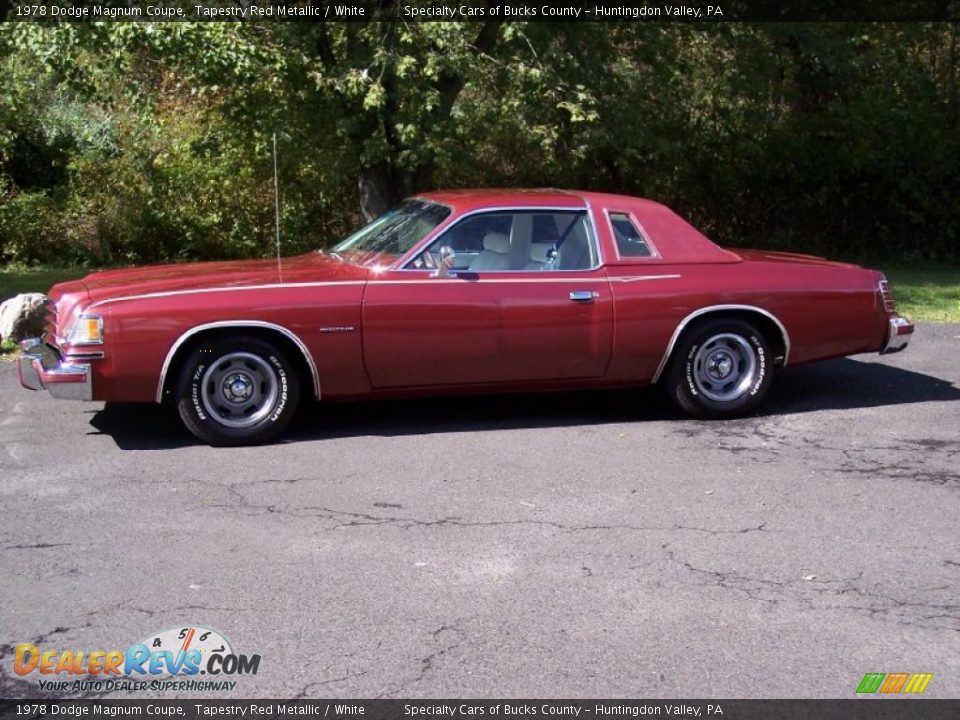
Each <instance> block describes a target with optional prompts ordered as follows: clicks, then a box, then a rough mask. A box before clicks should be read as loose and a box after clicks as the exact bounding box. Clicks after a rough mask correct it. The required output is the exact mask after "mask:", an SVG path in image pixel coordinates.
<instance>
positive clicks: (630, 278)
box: [370, 268, 682, 285]
mask: <svg viewBox="0 0 960 720" xmlns="http://www.w3.org/2000/svg"><path fill="white" fill-rule="evenodd" d="M414 271H416V272H419V273H430V272H432V271H430V270H424V269H422V268H414ZM499 272H500V273H501V274H504V275H509V274H511V273H528V274H530V275H535V276H536V277H496V278H484V279H483V282H487V283H520V282H522V283H569V282H579V283H600V284H607V283H615V282H620V283H629V282H641V281H644V280H673V279H676V278H680V277H682V275H680V274H679V273H668V274H667V273H665V274H662V275H614V276H601V277H592V278H581V277H576V278H571V277H565V276H563V277H543V275H544V273H542V272H540V271H539V270H501V271H499ZM568 272H583V270H556V271H554V273H557V274H560V273H568ZM474 274H479V273H474ZM370 282H373V283H377V284H378V285H436V284H437V283H461V284H462V283H464V282H467V280H466V279H464V278H457V277H449V278H434V277H430V276H429V275H428V276H426V277H411V278H403V279H395V278H391V279H389V280H388V279H382V280H371V281H370ZM478 282H479V280H478Z"/></svg>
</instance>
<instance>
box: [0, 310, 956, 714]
mask: <svg viewBox="0 0 960 720" xmlns="http://www.w3.org/2000/svg"><path fill="white" fill-rule="evenodd" d="M958 461H960V325H921V326H920V327H919V328H918V331H917V334H916V335H915V338H914V340H913V343H912V345H911V347H910V348H909V349H908V350H906V351H905V352H903V353H900V354H897V355H892V356H886V357H879V356H876V355H865V356H858V357H855V358H852V359H843V360H835V361H829V362H825V363H820V364H815V365H809V366H802V367H796V368H788V369H787V370H785V371H784V372H782V373H781V374H780V375H779V376H778V377H777V378H776V381H775V386H774V388H773V390H772V393H771V395H770V397H769V399H768V402H767V403H766V405H765V408H764V411H763V413H762V414H761V415H758V416H755V417H751V418H747V419H743V420H737V421H732V422H701V421H694V420H690V419H687V418H685V417H684V416H683V415H681V414H680V413H679V412H678V411H677V410H675V409H674V408H673V407H672V406H671V405H670V404H669V403H668V402H667V401H666V400H665V399H663V398H662V397H661V395H660V394H659V393H658V392H657V391H656V390H643V391H629V392H627V391H617V392H591V393H570V394H559V395H550V396H530V395H524V396H513V397H509V396H497V397H472V398H453V399H440V400H423V401H393V402H378V403H365V404H351V405H333V404H330V405H319V406H313V407H311V408H307V409H305V410H304V411H302V412H301V413H300V416H299V418H298V419H297V426H296V428H295V429H294V431H293V432H292V433H291V434H290V436H289V437H288V438H287V440H286V441H285V442H282V443H279V444H275V445H271V446H267V447H260V448H239V449H211V448H209V447H206V446H203V445H200V444H198V443H197V442H195V441H194V439H193V437H192V436H191V435H189V434H188V433H187V432H186V431H185V430H184V429H182V428H181V426H180V424H179V420H178V419H177V418H176V417H175V415H174V414H173V412H172V411H171V410H169V409H166V408H161V407H159V406H155V405H136V406H124V405H110V406H107V407H104V405H103V404H98V403H90V404H83V403H74V402H68V401H55V400H52V399H50V398H48V397H46V396H45V395H44V394H42V393H30V392H29V391H27V390H22V389H21V388H20V387H19V386H18V384H17V381H16V372H15V368H14V365H13V364H12V363H9V362H0V513H2V518H3V522H2V527H0V573H2V575H0V577H2V578H3V583H2V588H3V589H2V594H0V598H2V602H0V697H5V698H10V697H31V696H33V697H36V696H42V695H43V693H42V692H41V691H40V690H39V689H38V684H37V680H38V677H39V676H38V675H37V674H36V673H33V674H31V675H28V676H25V677H19V676H17V675H16V674H15V673H14V672H13V652H14V650H13V648H14V646H15V645H17V644H19V643H33V644H35V645H37V646H38V647H40V649H41V650H44V649H58V650H61V651H62V650H68V649H69V650H84V651H86V652H89V651H91V650H96V649H112V648H118V649H124V648H126V647H127V646H129V645H130V644H131V643H134V642H137V641H139V640H141V639H143V638H145V637H148V636H151V635H152V634H154V633H156V632H157V631H160V630H165V629H168V628H176V627H187V626H200V627H204V628H213V629H216V630H218V631H219V632H221V633H222V634H223V636H225V637H227V638H228V639H229V641H230V642H231V644H232V646H233V648H234V650H235V651H237V652H240V653H245V654H248V655H249V654H259V655H261V663H260V667H259V672H258V673H257V674H256V675H246V676H237V677H235V679H236V680H237V687H236V689H235V691H233V692H228V693H221V695H222V696H223V697H247V698H255V697H272V698H277V697H284V698H290V697H358V698H371V697H476V698H486V697H591V698H594V697H607V698H613V697H620V698H623V697H633V698H677V697H698V698H706V697H717V698H720V697H743V698H752V697H767V698H775V697H804V698H807V697H809V698H816V697H837V698H853V697H855V691H856V687H857V685H858V684H859V682H860V680H861V678H862V677H863V675H864V674H865V673H867V672H886V673H890V672H927V673H933V679H932V681H931V682H930V684H929V686H928V687H927V690H926V692H925V695H926V696H929V697H938V698H946V697H954V698H956V697H960V530H958V528H960V522H958V521H960V512H958V510H960V505H958V500H960V470H958ZM71 679H72V678H71ZM84 694H85V693H83V692H76V693H74V692H68V693H66V694H65V695H66V696H83V695H84ZM65 695H64V694H62V693H61V694H59V695H54V696H53V697H56V696H60V697H62V696H65ZM191 695H192V696H214V695H213V694H211V693H190V692H181V693H176V692H173V693H166V694H163V695H162V696H163V697H178V696H179V697H186V696H191ZM114 697H131V695H130V694H128V693H124V692H120V693H118V694H116V695H114Z"/></svg>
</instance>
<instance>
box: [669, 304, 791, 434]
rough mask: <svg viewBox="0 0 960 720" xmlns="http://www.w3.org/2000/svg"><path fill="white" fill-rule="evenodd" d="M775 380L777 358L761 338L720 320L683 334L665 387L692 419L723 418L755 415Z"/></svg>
mask: <svg viewBox="0 0 960 720" xmlns="http://www.w3.org/2000/svg"><path fill="white" fill-rule="evenodd" d="M772 380H773V356H772V354H771V351H770V344H769V343H768V342H767V340H766V338H764V336H763V334H762V333H761V332H760V331H759V330H757V329H756V328H755V327H754V326H753V325H751V324H750V323H749V322H746V321H743V320H736V319H732V318H731V319H723V318H718V319H716V320H707V321H704V322H702V323H698V324H697V325H695V326H694V327H692V328H690V329H688V330H687V331H685V332H684V333H683V335H682V336H681V337H680V340H679V342H678V343H677V345H676V347H675V348H674V350H673V354H672V356H671V358H670V365H669V367H668V369H667V373H666V375H665V378H664V384H665V387H666V390H667V394H668V395H669V396H670V398H671V399H672V400H673V401H674V402H676V403H677V405H679V406H680V407H681V409H683V410H684V411H686V412H687V413H689V414H690V415H693V416H694V417H698V418H704V419H724V418H733V417H740V416H742V415H746V414H748V413H750V412H752V411H753V410H754V409H755V408H756V407H757V405H759V404H760V402H761V401H762V400H763V398H764V396H765V395H766V394H767V390H769V388H770V383H771V381H772Z"/></svg>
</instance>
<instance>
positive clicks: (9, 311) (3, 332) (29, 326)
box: [0, 293, 47, 340]
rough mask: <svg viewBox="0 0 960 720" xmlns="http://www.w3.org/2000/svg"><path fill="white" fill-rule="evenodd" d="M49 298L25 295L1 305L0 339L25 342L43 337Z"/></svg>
mask: <svg viewBox="0 0 960 720" xmlns="http://www.w3.org/2000/svg"><path fill="white" fill-rule="evenodd" d="M46 301H47V296H46V295H44V294H43V293H23V294H21V295H17V296H16V297H12V298H10V299H9V300H7V301H6V302H5V303H3V304H2V305H0V338H3V339H4V340H23V339H24V338H30V337H40V336H41V335H43V323H44V319H45V315H46V306H45V303H46Z"/></svg>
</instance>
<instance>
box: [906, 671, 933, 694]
mask: <svg viewBox="0 0 960 720" xmlns="http://www.w3.org/2000/svg"><path fill="white" fill-rule="evenodd" d="M931 678H933V673H914V674H913V675H911V676H910V681H909V682H908V683H907V686H906V687H905V688H904V689H903V691H904V692H905V693H922V692H923V691H924V690H926V689H927V685H929V684H930V680H931Z"/></svg>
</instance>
